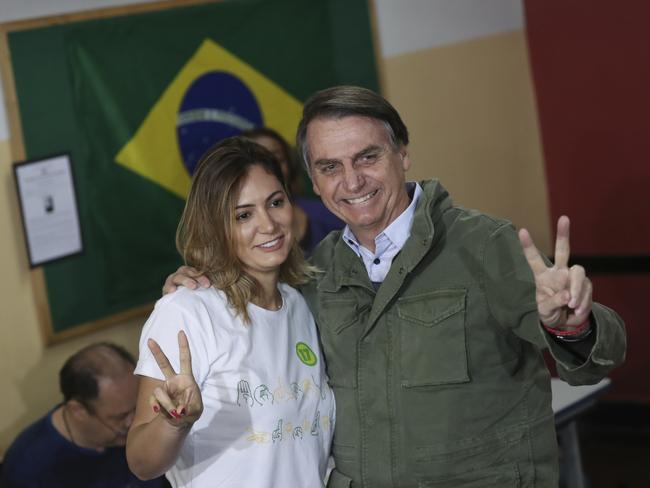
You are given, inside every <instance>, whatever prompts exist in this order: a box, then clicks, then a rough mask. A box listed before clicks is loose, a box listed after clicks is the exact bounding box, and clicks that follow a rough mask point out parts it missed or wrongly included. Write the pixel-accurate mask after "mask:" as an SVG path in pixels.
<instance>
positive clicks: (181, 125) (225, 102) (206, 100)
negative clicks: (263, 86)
mask: <svg viewBox="0 0 650 488" xmlns="http://www.w3.org/2000/svg"><path fill="white" fill-rule="evenodd" d="M261 125H263V121H262V112H261V110H260V107H259V104H258V103H257V100H256V99H255V96H254V95H253V92H252V91H251V90H250V89H249V88H248V87H247V86H246V85H245V84H244V83H243V82H242V81H241V80H240V79H239V78H237V77H236V76H233V75H232V74H230V73H227V72H225V71H211V72H208V73H205V74H204V75H201V76H200V77H198V78H197V79H196V80H194V82H193V83H192V84H191V85H190V86H189V88H188V89H187V91H186V92H185V95H184V96H183V99H182V101H181V106H180V110H179V113H178V118H177V122H176V134H177V137H178V145H179V148H180V152H181V155H182V156H183V163H184V164H185V168H186V169H187V171H188V173H189V174H190V175H191V174H192V173H193V172H194V168H195V166H196V163H197V162H198V161H199V159H200V158H201V156H203V154H204V153H205V152H206V151H207V150H208V149H210V147H212V146H213V145H214V144H216V143H217V142H219V141H220V140H222V139H225V138H226V137H231V136H235V135H237V134H240V133H241V132H243V131H245V130H248V129H253V128H254V127H259V126H261Z"/></svg>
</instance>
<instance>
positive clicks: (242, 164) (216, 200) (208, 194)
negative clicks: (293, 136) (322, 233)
mask: <svg viewBox="0 0 650 488" xmlns="http://www.w3.org/2000/svg"><path fill="white" fill-rule="evenodd" d="M254 166H260V167H262V169H264V171H266V172H267V173H268V174H269V175H270V176H272V177H275V178H277V180H278V181H279V182H280V183H281V185H282V187H283V189H284V190H285V193H286V194H287V198H290V197H289V192H288V191H287V187H286V183H285V181H284V178H283V177H282V171H281V170H280V165H279V164H278V161H277V160H276V158H275V156H274V155H273V154H272V153H271V152H270V151H269V150H267V149H266V148H264V147H263V146H261V145H260V144H258V143H256V142H254V141H252V140H249V139H246V138H243V137H230V138H227V139H224V140H222V141H221V142H219V143H218V144H216V145H215V146H213V147H212V148H211V149H210V150H208V152H206V153H205V154H204V155H203V157H202V158H201V160H200V161H199V163H198V165H197V168H196V171H195V172H194V176H193V178H192V187H191V188H190V193H189V195H188V197H187V201H186V203H185V209H184V210H183V215H182V216H181V220H180V223H179V225H178V230H177V232H176V246H177V248H178V251H179V253H180V254H181V256H183V259H184V261H185V264H187V265H189V266H192V267H194V268H196V269H197V270H198V271H199V272H200V273H201V274H204V275H206V276H207V277H208V278H210V281H211V282H212V283H213V284H214V285H215V287H216V288H218V289H219V290H222V291H223V292H224V293H225V294H226V297H227V298H228V302H229V303H230V305H231V306H232V307H233V308H234V309H235V310H236V312H237V313H238V314H239V315H240V316H241V317H242V318H243V319H244V323H250V317H249V316H248V312H247V310H246V306H247V305H248V303H250V302H251V301H252V300H253V299H254V298H256V297H257V293H258V290H260V287H259V284H258V282H257V280H255V278H253V277H252V276H250V275H249V274H247V273H246V267H245V266H244V264H243V263H242V262H241V260H240V259H239V256H238V253H237V245H236V238H235V232H234V229H235V225H236V221H235V207H236V205H237V197H238V194H239V190H240V189H241V186H242V184H243V182H244V179H245V178H246V175H247V174H248V172H249V170H250V169H251V168H252V167H254ZM314 272H315V268H313V267H312V266H310V265H308V264H307V262H306V261H305V258H304V256H303V254H302V251H301V250H300V247H299V245H298V242H297V240H296V239H293V242H292V245H291V250H290V252H289V256H288V257H287V260H286V261H285V262H284V263H282V265H281V266H280V276H279V278H280V281H281V282H283V283H287V284H288V285H291V286H297V285H300V284H303V283H306V282H307V281H309V279H310V278H311V277H312V276H313V273H314Z"/></svg>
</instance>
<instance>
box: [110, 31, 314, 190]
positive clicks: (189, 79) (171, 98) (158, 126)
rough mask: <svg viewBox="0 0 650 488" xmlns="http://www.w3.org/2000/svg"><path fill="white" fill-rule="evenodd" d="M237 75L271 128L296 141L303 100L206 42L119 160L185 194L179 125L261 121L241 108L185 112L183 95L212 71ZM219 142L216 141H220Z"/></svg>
mask: <svg viewBox="0 0 650 488" xmlns="http://www.w3.org/2000/svg"><path fill="white" fill-rule="evenodd" d="M213 72H219V73H224V74H226V75H228V76H229V77H234V78H236V79H237V80H238V82H240V83H242V84H243V85H245V87H246V88H247V90H249V91H250V92H251V93H252V95H253V97H254V99H255V102H256V103H257V106H258V107H259V111H260V112H261V120H262V122H263V124H264V125H265V126H267V127H271V128H273V129H275V130H276V131H277V132H279V133H280V134H281V135H282V136H283V137H285V138H286V139H287V140H289V141H291V140H293V138H294V136H295V133H296V127H297V126H298V122H299V121H300V117H301V114H302V104H301V103H300V102H299V101H298V100H296V99H295V98H294V97H293V96H291V95H290V94H289V93H287V92H286V91H285V90H284V89H283V88H281V87H280V86H278V85H277V84H276V83H274V82H273V81H271V80H269V79H268V78H266V77H265V76H264V75H263V74H261V73H260V72H259V71H257V70H255V69H254V68H252V67H251V66H250V65H249V64H247V63H246V62H244V61H243V60H241V59H239V58H238V57H236V56H235V55H233V54H232V53H230V52H229V51H227V50H226V49H224V48H222V47H221V46H219V45H218V44H217V43H215V42H214V41H212V40H209V39H207V40H205V41H203V43H202V44H201V46H200V47H199V48H198V50H197V51H196V53H195V54H194V55H193V56H192V57H191V58H190V59H189V61H188V62H187V63H186V64H185V66H184V67H183V68H182V69H181V70H180V72H179V73H178V75H176V77H175V78H174V80H173V81H172V82H171V83H170V85H169V86H168V87H167V89H166V90H165V91H164V93H163V94H162V96H161V97H160V99H159V100H158V101H157V102H156V104H155V105H154V106H153V107H152V109H151V111H150V112H149V113H148V114H147V116H146V117H145V119H144V121H143V122H142V124H141V125H140V127H139V128H138V130H137V131H136V133H135V135H134V136H133V137H132V138H131V140H129V142H128V143H127V144H126V145H125V146H124V147H123V148H122V149H121V150H120V152H119V153H118V154H117V156H116V157H115V159H116V161H117V162H118V163H119V164H121V165H123V166H125V167H126V168H128V169H130V170H131V171H134V172H135V173H138V174H139V175H141V176H143V177H145V178H147V179H149V180H151V181H153V182H155V183H157V184H159V185H160V186H162V187H163V188H165V189H167V190H168V191H170V192H172V193H174V194H176V195H178V196H179V197H181V198H185V197H186V196H187V194H188V192H189V189H190V182H191V176H190V174H189V171H188V170H187V168H186V164H185V163H184V161H183V153H182V150H181V147H180V146H179V136H178V132H177V131H178V129H179V128H181V129H182V127H181V126H182V125H183V124H188V123H192V122H194V121H199V122H200V121H206V120H207V121H217V122H220V123H222V124H228V125H230V126H232V127H235V128H236V129H237V130H238V131H241V130H244V129H247V128H252V127H253V126H254V125H255V124H254V123H253V122H252V121H250V120H247V119H246V118H245V117H242V116H241V114H238V113H236V111H229V110H228V109H214V108H207V109H203V108H202V109H198V110H190V111H187V112H184V113H181V105H182V103H183V99H184V97H185V96H186V94H187V93H188V90H189V89H190V88H191V87H192V85H193V83H194V82H195V81H196V80H198V79H199V78H201V77H203V76H204V75H206V74H208V73H213ZM215 142H216V141H215Z"/></svg>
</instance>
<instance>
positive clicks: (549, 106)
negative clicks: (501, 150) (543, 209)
mask: <svg viewBox="0 0 650 488" xmlns="http://www.w3.org/2000/svg"><path fill="white" fill-rule="evenodd" d="M524 5H525V11H526V29H527V35H528V45H529V51H530V59H531V68H532V74H533V80H534V85H535V91H536V96H537V104H538V112H539V118H540V126H541V131H542V141H543V148H544V155H545V161H546V173H547V179H548V188H549V193H550V194H549V201H550V205H551V217H552V219H553V220H557V218H558V217H559V216H560V215H562V214H567V215H569V216H570V217H571V218H572V228H571V250H572V255H573V256H576V262H580V257H586V258H590V259H587V262H593V263H596V264H598V263H601V264H602V266H596V268H600V270H599V272H598V273H595V274H594V273H590V272H589V268H587V272H588V274H589V275H590V277H591V278H592V280H593V282H594V290H595V291H594V296H595V298H596V299H597V300H598V301H600V302H601V303H604V304H606V305H608V306H610V307H612V308H614V309H615V310H616V311H617V312H619V313H620V314H621V315H622V316H623V318H624V319H625V321H626V324H627V327H628V344H629V347H628V360H627V362H626V364H625V365H624V366H623V367H622V368H621V369H619V370H618V371H617V372H616V373H614V374H613V375H612V378H613V379H614V387H613V388H612V390H611V394H610V397H609V398H610V399H612V400H625V401H639V402H647V403H650V377H649V375H650V326H649V325H647V323H646V322H647V319H646V317H647V316H648V315H649V313H648V311H647V307H646V306H645V305H646V303H650V274H649V266H648V263H649V262H650V224H648V218H649V215H650V27H649V25H650V24H649V21H650V2H649V1H648V0H627V1H625V2H612V1H611V0H609V1H605V0H589V1H588V2H586V1H584V0H524ZM612 257H613V258H614V259H613V260H607V258H612ZM620 264H625V266H627V269H625V270H623V269H622V268H621V267H620V266H619V265H620ZM623 271H624V272H623Z"/></svg>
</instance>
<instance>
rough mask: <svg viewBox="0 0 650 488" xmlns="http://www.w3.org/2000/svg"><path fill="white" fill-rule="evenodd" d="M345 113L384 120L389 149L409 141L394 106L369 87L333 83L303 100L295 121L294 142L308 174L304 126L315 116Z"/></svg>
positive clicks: (339, 115)
mask: <svg viewBox="0 0 650 488" xmlns="http://www.w3.org/2000/svg"><path fill="white" fill-rule="evenodd" d="M348 116H360V117H368V118H371V119H377V120H380V121H382V122H383V123H384V125H385V126H386V130H387V131H388V136H389V139H390V143H391V145H392V146H393V149H395V150H397V149H399V148H400V147H401V146H407V145H408V143H409V134H408V129H407V128H406V125H405V124H404V122H403V121H402V118H401V117H400V116H399V113H397V110H395V108H394V107H393V106H392V105H391V104H390V103H388V101H387V100H386V99H384V98H383V97H382V96H380V95H378V94H377V93H375V92H373V91H372V90H368V89H367V88H362V87H358V86H335V87H333V88H327V89H325V90H321V91H318V92H316V93H315V94H314V95H312V96H311V97H309V99H307V101H306V102H305V105H304V107H303V112H302V119H301V121H300V124H299V125H298V134H297V136H296V144H297V147H298V152H299V153H300V156H301V158H302V161H303V163H304V165H305V168H306V169H307V172H308V173H310V174H311V170H310V161H309V148H308V147H307V140H306V139H307V127H308V126H309V123H310V122H311V121H312V120H315V119H318V118H325V119H330V118H332V119H339V118H342V117H348Z"/></svg>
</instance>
